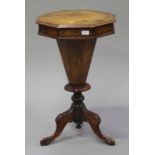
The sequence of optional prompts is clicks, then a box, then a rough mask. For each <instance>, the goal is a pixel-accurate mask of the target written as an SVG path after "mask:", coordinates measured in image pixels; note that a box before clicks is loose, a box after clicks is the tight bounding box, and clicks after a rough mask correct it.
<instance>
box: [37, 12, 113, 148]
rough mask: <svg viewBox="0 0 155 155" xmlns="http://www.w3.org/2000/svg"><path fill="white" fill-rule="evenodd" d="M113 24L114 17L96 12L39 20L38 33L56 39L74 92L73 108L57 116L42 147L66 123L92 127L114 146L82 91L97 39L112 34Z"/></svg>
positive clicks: (69, 87)
mask: <svg viewBox="0 0 155 155" xmlns="http://www.w3.org/2000/svg"><path fill="white" fill-rule="evenodd" d="M114 22H115V16H114V15H112V14H110V13H106V12H100V11H94V10H62V11H56V12H50V13H46V14H43V15H41V16H39V17H38V19H37V21H36V23H37V24H38V25H39V31H38V33H39V34H40V35H43V36H46V37H51V38H54V39H56V40H57V44H58V47H59V50H60V53H61V57H62V61H63V64H64V68H65V71H66V74H67V78H68V81H69V83H68V84H67V85H66V86H65V90H67V91H69V92H73V96H72V98H71V99H72V101H73V103H72V105H71V107H70V108H69V110H67V111H65V112H63V113H61V114H59V115H58V116H57V118H56V120H55V121H56V130H55V132H54V134H52V135H51V136H49V137H46V138H44V139H43V140H41V142H40V144H41V145H48V144H50V143H51V142H53V140H55V139H56V138H57V137H58V136H59V135H60V134H61V133H62V131H63V129H64V127H65V126H66V124H67V123H69V122H75V123H76V127H77V128H78V129H79V128H81V126H82V123H83V122H84V121H85V122H88V123H89V124H90V126H91V128H92V130H93V131H94V133H95V134H96V135H97V136H98V137H99V138H100V139H101V140H103V142H105V143H107V144H109V145H115V141H114V140H113V139H112V138H110V137H107V136H105V135H104V134H103V133H102V132H101V130H100V128H99V124H100V122H101V120H100V117H99V116H98V115H97V114H96V113H94V112H92V111H90V110H88V109H87V108H86V106H85V104H84V103H83V100H84V96H83V95H82V92H84V91H87V90H88V89H90V84H89V83H87V82H86V80H87V75H88V71H89V67H90V63H91V59H92V56H93V51H94V48H95V44H96V40H97V38H98V37H102V36H105V35H110V34H113V33H114Z"/></svg>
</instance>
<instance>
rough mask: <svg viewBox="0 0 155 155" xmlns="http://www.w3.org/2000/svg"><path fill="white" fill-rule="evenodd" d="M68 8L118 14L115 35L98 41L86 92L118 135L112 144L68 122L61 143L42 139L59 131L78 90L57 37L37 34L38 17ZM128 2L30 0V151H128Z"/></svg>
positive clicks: (110, 154)
mask: <svg viewBox="0 0 155 155" xmlns="http://www.w3.org/2000/svg"><path fill="white" fill-rule="evenodd" d="M62 9H95V10H100V11H107V12H111V13H114V14H116V16H117V22H116V24H115V31H116V33H115V34H114V35H109V36H106V37H102V38H100V39H98V40H97V44H96V48H95V51H94V56H93V60H92V64H91V67H90V71H89V75H88V79H87V81H88V82H89V83H90V84H91V86H92V88H91V90H89V91H87V92H85V93H84V95H85V104H86V105H87V107H88V108H89V109H91V110H93V111H95V112H97V113H98V114H99V115H100V117H101V119H102V122H101V129H102V131H103V132H105V133H106V134H107V135H109V136H112V137H114V138H115V139H116V142H117V143H116V146H107V145H106V144H104V143H102V142H100V141H99V140H98V138H96V136H95V135H94V134H93V132H92V130H91V129H90V127H89V125H88V124H87V123H84V125H83V128H82V129H80V130H77V129H75V126H74V124H68V125H67V127H66V128H65V130H64V131H63V133H62V135H61V136H60V137H59V138H58V139H57V140H56V141H55V143H53V144H51V145H49V146H46V147H41V146H40V145H39V141H40V139H41V138H42V137H44V136H49V135H50V134H52V133H53V132H54V130H55V121H54V120H55V117H56V116H57V115H58V114H59V113H60V112H63V111H65V110H66V109H68V108H69V107H70V104H71V100H70V97H71V95H72V93H69V92H66V91H65V90H64V85H65V84H66V83H67V78H66V74H65V70H64V68H63V64H62V61H61V57H60V54H59V50H58V47H57V44H56V41H55V40H54V39H51V38H47V37H43V36H39V35H37V31H38V27H37V25H36V24H35V20H36V18H37V17H38V16H39V15H41V14H42V13H46V12H49V11H56V10H62ZM128 12H129V11H128V0H78V1H75V0H26V104H25V105H26V155H51V154H53V155H62V154H63V155H71V154H74V155H79V154H86V153H88V154H89V155H94V154H96V155H101V154H106V155H128V152H129V151H128V134H129V133H128V130H129V129H128V128H129V127H128V124H129V122H128V115H129V113H128V100H129V99H128V95H129V92H128V90H129V88H128V77H129V71H128V65H129V63H128V60H129V58H128V49H129V48H128V27H129V23H128V20H129V17H128Z"/></svg>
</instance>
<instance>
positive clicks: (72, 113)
mask: <svg viewBox="0 0 155 155" xmlns="http://www.w3.org/2000/svg"><path fill="white" fill-rule="evenodd" d="M83 100H84V96H83V95H82V94H81V93H80V92H76V93H74V94H73V96H72V101H73V103H72V105H71V107H70V109H69V110H67V111H65V112H63V113H61V114H59V115H58V116H57V118H56V119H55V121H56V125H57V126H56V130H55V132H54V134H52V135H51V136H49V137H45V138H43V139H42V140H41V141H40V144H41V145H42V146H45V145H49V144H50V143H52V142H53V141H54V140H55V139H56V138H57V137H58V136H59V135H60V134H61V133H62V131H63V129H64V128H65V126H66V125H67V123H70V122H74V123H76V128H77V129H80V128H81V127H82V124H83V122H87V123H88V124H89V125H90V127H91V128H92V130H93V131H94V133H95V134H96V135H97V136H98V137H99V138H100V139H101V140H102V141H103V142H104V143H106V144H108V145H115V141H114V140H113V139H112V138H110V137H107V136H106V135H104V134H103V133H102V132H101V130H100V127H99V126H100V123H101V119H100V117H99V116H98V114H96V113H94V112H92V111H90V110H88V109H87V108H86V106H85V104H84V103H83Z"/></svg>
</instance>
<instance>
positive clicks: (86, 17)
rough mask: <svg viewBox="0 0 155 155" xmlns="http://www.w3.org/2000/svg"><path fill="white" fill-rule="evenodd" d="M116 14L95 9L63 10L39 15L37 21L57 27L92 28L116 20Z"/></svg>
mask: <svg viewBox="0 0 155 155" xmlns="http://www.w3.org/2000/svg"><path fill="white" fill-rule="evenodd" d="M115 20H116V19H115V15H113V14H111V13H107V12H101V11H95V10H62V11H56V12H49V13H46V14H43V15H41V16H39V17H38V19H37V21H36V23H37V24H41V25H46V26H51V27H56V28H80V27H82V28H84V27H86V28H88V27H89V28H91V27H96V26H100V25H106V24H109V23H114V22H115Z"/></svg>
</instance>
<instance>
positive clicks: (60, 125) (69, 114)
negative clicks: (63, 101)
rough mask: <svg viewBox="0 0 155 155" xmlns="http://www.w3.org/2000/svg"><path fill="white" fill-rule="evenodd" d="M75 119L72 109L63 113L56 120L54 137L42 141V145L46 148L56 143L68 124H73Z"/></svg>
mask: <svg viewBox="0 0 155 155" xmlns="http://www.w3.org/2000/svg"><path fill="white" fill-rule="evenodd" d="M73 119H74V113H73V109H72V108H70V109H69V110H68V111H66V112H64V113H61V114H59V115H58V116H57V118H56V119H55V121H56V130H55V133H54V134H53V135H52V136H49V137H46V138H44V139H42V140H41V141H40V145H42V146H45V145H49V144H50V143H52V141H54V140H55V139H56V138H57V137H58V136H59V135H60V134H61V133H62V131H63V129H64V127H65V126H66V124H67V123H69V122H72V121H73Z"/></svg>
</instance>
